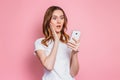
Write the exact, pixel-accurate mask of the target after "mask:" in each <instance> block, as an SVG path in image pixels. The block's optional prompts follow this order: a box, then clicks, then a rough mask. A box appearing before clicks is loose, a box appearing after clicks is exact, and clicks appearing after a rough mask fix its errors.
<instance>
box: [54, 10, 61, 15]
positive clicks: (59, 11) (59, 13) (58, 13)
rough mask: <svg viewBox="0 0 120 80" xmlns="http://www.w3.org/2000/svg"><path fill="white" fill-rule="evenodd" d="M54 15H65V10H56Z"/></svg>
mask: <svg viewBox="0 0 120 80" xmlns="http://www.w3.org/2000/svg"><path fill="white" fill-rule="evenodd" d="M52 15H53V16H54V15H55V16H61V15H63V12H62V11H61V10H55V11H54V12H53V14H52Z"/></svg>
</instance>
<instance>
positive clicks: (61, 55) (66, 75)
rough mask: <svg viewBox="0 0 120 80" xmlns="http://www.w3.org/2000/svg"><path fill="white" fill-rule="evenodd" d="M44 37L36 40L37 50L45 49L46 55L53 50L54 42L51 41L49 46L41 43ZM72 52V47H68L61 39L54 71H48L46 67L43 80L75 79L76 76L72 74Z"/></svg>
mask: <svg viewBox="0 0 120 80" xmlns="http://www.w3.org/2000/svg"><path fill="white" fill-rule="evenodd" d="M43 39H44V38H39V39H37V40H36V41H35V51H37V50H44V51H45V54H46V56H48V55H49V54H50V52H51V50H52V47H53V44H54V42H53V41H49V42H48V47H46V46H45V45H43V44H41V41H42V40H43ZM70 54H71V49H70V48H68V47H67V45H66V44H65V43H63V42H61V41H60V42H59V46H58V50H57V55H56V61H55V65H54V69H53V70H52V71H48V70H46V69H45V68H44V75H43V77H42V80H74V78H73V77H72V76H71V75H70Z"/></svg>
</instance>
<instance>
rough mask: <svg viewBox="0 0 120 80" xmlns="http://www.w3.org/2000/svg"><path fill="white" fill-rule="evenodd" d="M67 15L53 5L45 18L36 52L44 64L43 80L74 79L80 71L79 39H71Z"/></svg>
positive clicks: (36, 42) (37, 41)
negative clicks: (68, 33) (67, 30)
mask: <svg viewBox="0 0 120 80" xmlns="http://www.w3.org/2000/svg"><path fill="white" fill-rule="evenodd" d="M66 29H67V17H66V14H65V12H64V11H63V9H62V8H60V7H58V6H51V7H49V8H48V9H47V11H46V13H45V16H44V20H43V34H44V37H43V38H39V39H37V40H36V41H35V53H36V55H37V57H38V58H39V60H40V61H41V63H42V65H43V66H44V70H45V72H44V75H43V77H42V80H74V77H75V76H76V75H77V73H78V71H79V62H78V47H79V40H75V39H74V38H73V40H74V42H70V41H69V36H68V35H67V34H66V32H65V30H66Z"/></svg>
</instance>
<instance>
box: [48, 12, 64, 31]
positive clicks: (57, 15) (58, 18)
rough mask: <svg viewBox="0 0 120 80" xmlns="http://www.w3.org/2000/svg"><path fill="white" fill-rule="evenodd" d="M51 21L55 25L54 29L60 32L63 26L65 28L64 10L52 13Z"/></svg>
mask: <svg viewBox="0 0 120 80" xmlns="http://www.w3.org/2000/svg"><path fill="white" fill-rule="evenodd" d="M50 23H51V24H52V25H54V26H52V27H53V28H54V30H55V31H56V32H57V33H59V32H60V31H61V30H62V28H63V24H64V15H63V12H62V11H61V10H55V11H54V12H53V14H52V18H51V21H50Z"/></svg>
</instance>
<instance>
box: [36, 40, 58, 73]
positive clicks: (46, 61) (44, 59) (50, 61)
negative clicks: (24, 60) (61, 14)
mask: <svg viewBox="0 0 120 80" xmlns="http://www.w3.org/2000/svg"><path fill="white" fill-rule="evenodd" d="M57 49H58V42H57V41H56V42H55V43H54V45H53V48H52V50H51V53H50V55H48V56H46V55H45V52H44V51H43V50H37V51H36V53H37V56H38V58H39V59H40V61H41V63H42V65H43V66H44V67H45V68H46V69H47V70H49V71H51V70H52V69H53V67H54V64H55V59H56V53H57Z"/></svg>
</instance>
